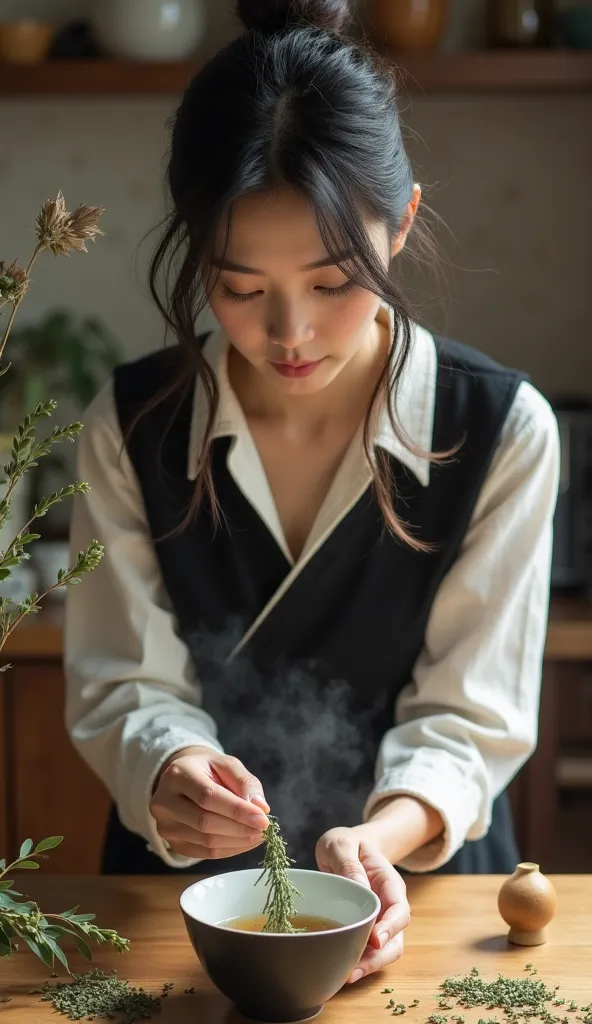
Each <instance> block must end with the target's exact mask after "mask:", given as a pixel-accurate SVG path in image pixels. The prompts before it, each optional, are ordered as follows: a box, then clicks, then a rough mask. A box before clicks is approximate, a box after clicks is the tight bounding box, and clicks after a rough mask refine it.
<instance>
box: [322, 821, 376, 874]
mask: <svg viewBox="0 0 592 1024" xmlns="http://www.w3.org/2000/svg"><path fill="white" fill-rule="evenodd" d="M358 850H359V842H358V840H357V839H356V838H355V837H354V836H353V835H352V833H351V832H350V831H349V829H339V828H336V829H332V830H331V831H330V832H326V833H325V835H324V836H322V837H321V839H320V840H319V842H318V843H317V848H316V858H317V864H318V866H319V869H320V870H321V871H325V872H328V873H330V874H334V875H342V876H343V877H344V878H351V879H352V880H353V881H354V882H360V883H361V884H362V885H365V886H366V887H368V886H369V885H370V883H369V881H368V876H367V874H366V871H365V869H364V867H363V865H362V864H361V862H360V859H359V856H358Z"/></svg>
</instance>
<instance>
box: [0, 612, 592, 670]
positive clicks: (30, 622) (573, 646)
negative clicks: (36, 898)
mask: <svg viewBox="0 0 592 1024" xmlns="http://www.w3.org/2000/svg"><path fill="white" fill-rule="evenodd" d="M63 619H64V615H63V608H62V607H61V606H54V607H52V608H49V609H47V610H43V611H42V612H40V613H39V614H38V615H30V616H29V617H28V618H27V619H25V620H24V621H23V622H22V624H21V625H20V626H19V628H18V629H16V630H15V631H14V633H13V634H12V636H11V637H9V639H8V642H7V643H6V646H5V648H4V651H3V654H4V655H5V656H6V657H8V658H21V659H25V658H26V659H31V660H34V659H51V658H55V659H61V657H62V649H63ZM545 657H546V659H547V660H548V661H592V602H589V601H587V600H585V599H584V598H565V597H564V598H554V599H553V601H552V602H551V614H550V619H549V629H548V633H547V646H546V650H545Z"/></svg>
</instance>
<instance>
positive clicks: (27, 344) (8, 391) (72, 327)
mask: <svg viewBox="0 0 592 1024" xmlns="http://www.w3.org/2000/svg"><path fill="white" fill-rule="evenodd" d="M11 355H12V359H11V369H10V373H9V374H7V375H6V376H4V377H2V378H0V424H1V432H0V463H4V462H6V458H7V454H8V452H10V447H11V445H12V433H13V431H14V429H15V428H16V426H17V425H18V423H20V422H21V420H22V418H23V416H24V415H25V414H26V413H27V412H28V411H29V410H31V409H35V408H36V407H37V406H38V405H39V403H40V402H42V401H43V396H44V395H47V394H48V393H52V394H53V395H54V397H55V398H56V399H62V398H65V399H66V400H68V401H69V402H70V403H73V404H74V405H75V406H76V407H77V408H79V409H80V410H82V409H84V408H85V407H86V406H87V405H88V403H89V402H90V401H91V399H92V398H93V397H94V395H95V394H96V393H97V391H98V389H99V387H100V385H101V383H102V381H103V379H104V377H105V376H106V375H107V374H108V373H109V372H110V371H111V370H112V369H113V367H114V366H115V365H116V364H117V363H118V362H120V361H121V358H122V354H121V351H120V348H119V345H118V343H117V342H116V340H115V339H114V338H113V336H112V335H111V333H110V332H109V331H108V329H107V328H106V327H105V325H104V324H103V323H102V322H101V320H100V319H99V318H98V317H86V318H83V319H79V318H76V316H75V315H74V314H73V313H72V312H71V311H69V310H67V309H58V310H54V311H52V312H50V313H48V314H47V315H46V316H44V317H43V319H42V320H40V321H39V322H38V323H32V324H27V325H26V326H24V327H21V328H20V329H18V330H13V331H12V335H11ZM66 470H67V462H66V460H65V459H64V458H63V456H62V454H61V452H60V451H59V450H53V451H51V452H50V453H49V454H48V456H47V457H46V459H45V460H44V462H43V464H42V465H41V466H40V467H39V469H38V471H37V473H36V474H35V476H34V477H32V476H30V477H28V478H25V479H23V480H21V481H20V483H19V487H18V488H17V490H16V491H15V494H14V503H13V510H12V520H11V526H9V525H8V524H6V525H5V527H4V529H3V531H2V533H0V549H1V548H2V546H3V544H4V543H5V541H6V539H7V531H8V530H9V529H10V528H11V527H12V528H14V526H17V527H19V528H20V526H22V524H23V523H24V522H25V521H26V517H27V515H28V512H29V509H30V508H31V507H33V505H34V504H36V503H37V502H38V501H39V499H40V497H41V495H42V493H43V490H44V489H45V486H46V483H47V480H48V477H49V474H50V473H52V474H59V475H60V476H61V477H63V475H64V473H65V471H66ZM60 482H61V481H60ZM46 523H47V520H46ZM47 525H48V527H49V529H46V530H45V531H43V532H44V533H45V534H47V533H50V534H51V514H50V516H49V522H48V523H47ZM54 532H55V531H54ZM58 534H59V531H58ZM67 558H68V546H67V541H66V540H65V539H64V538H62V537H60V536H58V537H57V538H56V540H54V541H52V540H48V541H47V542H46V543H43V542H41V543H39V544H38V545H37V546H36V548H35V554H34V565H35V570H36V572H37V575H38V577H39V578H40V583H41V585H42V586H43V585H44V584H46V582H47V580H48V579H49V577H50V576H51V577H53V576H55V575H56V573H57V571H58V570H59V569H60V568H61V567H62V563H64V564H65V562H66V561H67ZM26 572H27V571H26V570H25V573H26ZM26 583H27V576H26V575H25V576H24V577H23V579H18V578H13V580H12V581H11V584H12V586H11V588H8V587H7V586H6V585H5V586H4V588H3V592H4V593H5V594H7V595H8V596H11V597H13V596H14V595H15V594H18V593H19V590H22V588H23V587H24V586H26ZM35 585H36V584H35ZM56 594H57V595H58V596H59V595H63V594H64V591H63V590H60V591H57V592H56Z"/></svg>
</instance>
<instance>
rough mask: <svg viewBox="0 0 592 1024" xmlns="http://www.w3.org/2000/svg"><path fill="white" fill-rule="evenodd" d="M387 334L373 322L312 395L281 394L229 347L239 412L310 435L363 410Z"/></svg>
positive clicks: (377, 372)
mask: <svg viewBox="0 0 592 1024" xmlns="http://www.w3.org/2000/svg"><path fill="white" fill-rule="evenodd" d="M388 349H389V339H388V332H387V331H386V329H385V328H384V326H383V325H381V324H380V323H379V322H378V321H374V323H373V324H372V327H371V330H370V331H369V332H368V336H367V338H366V340H365V341H364V343H363V344H362V345H361V346H360V348H359V349H358V351H357V352H356V354H355V355H354V356H353V357H352V359H350V361H349V362H348V363H347V365H346V366H345V367H344V368H343V370H342V371H341V373H340V374H339V375H338V376H337V377H336V378H335V380H334V381H332V382H331V383H330V384H329V385H328V386H327V387H326V388H323V390H322V391H319V392H317V393H315V394H312V395H286V394H282V392H281V391H280V390H279V389H278V390H276V389H275V388H273V387H272V386H271V385H270V384H269V383H268V381H266V380H265V378H264V377H262V375H261V374H259V373H257V371H256V370H255V369H254V368H253V367H252V366H251V365H250V363H248V362H247V361H246V360H245V359H243V358H242V356H241V355H240V354H239V353H238V352H237V351H236V349H231V352H230V357H229V373H230V378H231V381H232V385H233V388H234V390H235V392H236V394H237V396H238V398H239V401H240V403H241V405H242V407H243V410H244V412H245V415H246V416H247V417H252V418H256V419H264V420H267V421H270V420H271V421H275V422H276V423H278V424H284V425H289V426H293V427H295V428H296V429H298V430H300V431H302V432H305V433H307V434H316V433H319V432H321V431H322V430H323V428H324V427H326V426H327V424H328V423H329V422H332V421H335V420H337V419H348V420H350V419H352V418H354V417H355V419H356V420H357V421H358V422H359V421H360V420H361V419H362V418H363V417H364V415H365V414H366V412H367V409H368V405H369V402H370V398H371V395H372V392H373V390H374V387H375V386H376V382H377V380H378V378H379V376H380V373H381V372H382V369H383V368H384V363H385V359H386V358H387V356H388Z"/></svg>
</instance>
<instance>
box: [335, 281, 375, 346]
mask: <svg viewBox="0 0 592 1024" xmlns="http://www.w3.org/2000/svg"><path fill="white" fill-rule="evenodd" d="M380 301H381V300H380V299H379V298H378V297H377V296H376V295H373V294H372V293H371V292H368V291H363V290H362V289H360V290H357V291H355V292H354V293H353V294H352V295H349V296H347V298H343V299H335V300H334V299H327V306H328V307H329V310H328V313H329V322H330V327H331V330H330V337H331V339H332V344H333V347H334V350H335V352H336V353H337V351H340V352H341V353H342V354H343V355H350V354H352V353H353V352H355V350H356V349H357V348H358V347H359V345H360V344H361V342H362V341H363V340H364V339H365V338H366V336H367V334H368V331H369V330H370V328H371V326H372V323H373V322H374V320H375V319H376V315H377V313H378V310H379V307H380Z"/></svg>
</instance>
